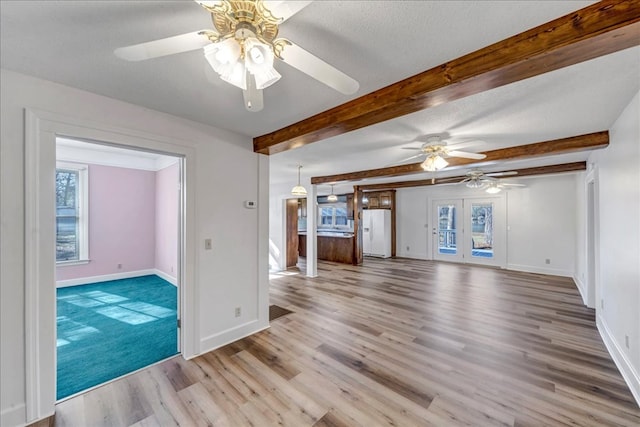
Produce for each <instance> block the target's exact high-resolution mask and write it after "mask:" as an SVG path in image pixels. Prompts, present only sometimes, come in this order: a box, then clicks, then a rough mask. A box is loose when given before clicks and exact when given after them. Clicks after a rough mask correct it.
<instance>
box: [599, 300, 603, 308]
mask: <svg viewBox="0 0 640 427" xmlns="http://www.w3.org/2000/svg"><path fill="white" fill-rule="evenodd" d="M600 308H604V300H603V299H601V300H600Z"/></svg>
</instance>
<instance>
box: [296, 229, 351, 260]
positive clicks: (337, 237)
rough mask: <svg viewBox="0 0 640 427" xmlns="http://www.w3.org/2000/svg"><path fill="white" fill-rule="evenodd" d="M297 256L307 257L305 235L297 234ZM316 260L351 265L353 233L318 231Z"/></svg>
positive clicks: (304, 232) (301, 232) (300, 232)
mask: <svg viewBox="0 0 640 427" xmlns="http://www.w3.org/2000/svg"><path fill="white" fill-rule="evenodd" d="M298 254H299V255H300V256H301V257H305V258H306V256H307V233H306V231H299V232H298ZM318 259H321V260H325V261H333V262H341V263H344V264H353V233H352V232H341V231H318Z"/></svg>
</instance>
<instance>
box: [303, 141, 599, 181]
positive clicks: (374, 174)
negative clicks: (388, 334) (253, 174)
mask: <svg viewBox="0 0 640 427" xmlns="http://www.w3.org/2000/svg"><path fill="white" fill-rule="evenodd" d="M608 145H609V131H602V132H595V133H589V134H585V135H579V136H572V137H569V138H561V139H554V140H551V141H544V142H536V143H534V144H527V145H519V146H516V147H508V148H501V149H498V150H491V151H485V152H484V153H482V154H484V155H486V156H487V157H485V158H484V159H482V160H473V159H463V158H461V157H449V158H448V159H447V161H448V162H449V166H468V165H482V164H485V163H488V162H495V161H500V160H517V159H526V158H533V157H542V156H550V155H556V154H567V153H576V152H580V151H586V150H595V149H598V148H604V147H606V146H608ZM414 173H424V170H423V169H422V167H421V166H420V163H410V164H408V165H401V166H391V167H388V168H380V169H371V170H365V171H358V172H347V173H342V174H337V175H327V176H316V177H312V178H311V184H326V183H334V182H339V181H359V180H361V179H365V178H381V177H386V176H399V175H410V174H414Z"/></svg>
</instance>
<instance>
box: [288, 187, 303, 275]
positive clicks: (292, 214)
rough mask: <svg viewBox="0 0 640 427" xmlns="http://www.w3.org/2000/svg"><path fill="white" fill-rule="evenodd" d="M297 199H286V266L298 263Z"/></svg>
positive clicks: (289, 266)
mask: <svg viewBox="0 0 640 427" xmlns="http://www.w3.org/2000/svg"><path fill="white" fill-rule="evenodd" d="M298 202H299V201H298V199H287V201H286V218H287V219H286V221H287V243H286V246H287V251H286V252H287V254H286V265H285V267H286V268H292V267H295V266H296V265H297V264H298V256H299V251H300V248H299V237H298V208H299V203H298Z"/></svg>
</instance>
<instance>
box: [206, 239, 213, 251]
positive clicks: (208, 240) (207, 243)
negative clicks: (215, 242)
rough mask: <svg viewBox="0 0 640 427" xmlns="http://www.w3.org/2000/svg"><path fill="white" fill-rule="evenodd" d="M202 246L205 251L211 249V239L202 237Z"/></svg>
mask: <svg viewBox="0 0 640 427" xmlns="http://www.w3.org/2000/svg"><path fill="white" fill-rule="evenodd" d="M204 248H205V250H207V251H208V250H211V248H212V244H211V239H204Z"/></svg>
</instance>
